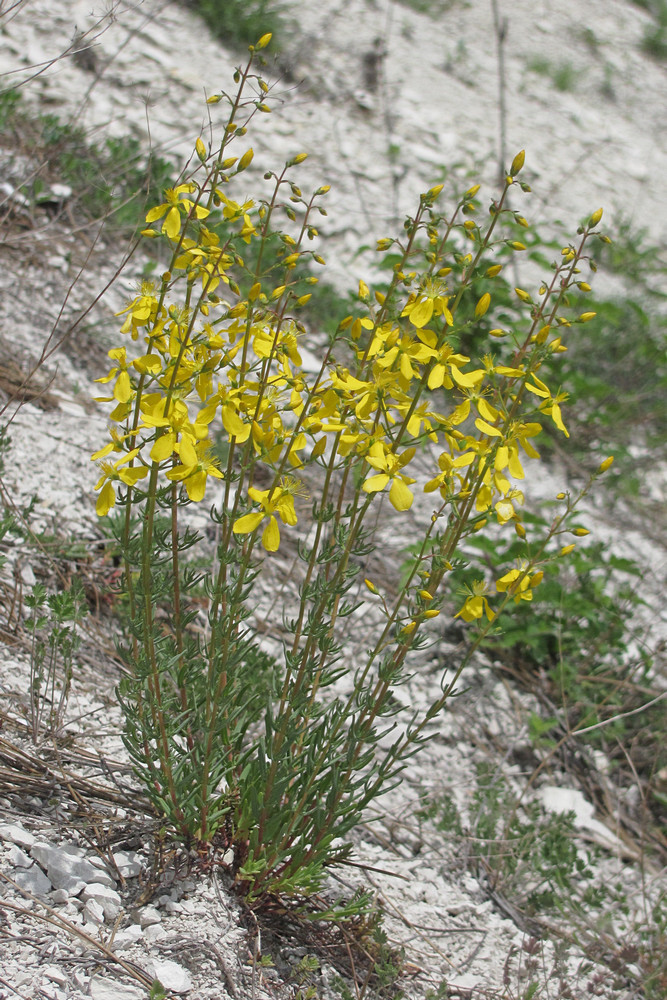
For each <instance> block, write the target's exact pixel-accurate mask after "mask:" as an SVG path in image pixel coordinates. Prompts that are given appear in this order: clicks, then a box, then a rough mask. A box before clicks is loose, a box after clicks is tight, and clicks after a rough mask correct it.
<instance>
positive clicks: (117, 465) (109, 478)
mask: <svg viewBox="0 0 667 1000" xmlns="http://www.w3.org/2000/svg"><path fill="white" fill-rule="evenodd" d="M111 447H112V448H113V444H112V446H111ZM105 453H106V454H109V445H107V446H106V448H103V449H102V452H101V453H100V452H96V455H97V454H105ZM138 454H139V449H138V448H133V449H132V450H131V451H128V453H127V454H126V455H123V457H122V458H119V459H117V460H116V461H115V462H101V463H100V471H101V473H102V475H101V476H100V478H99V479H98V481H97V483H96V484H95V489H96V490H100V491H101V492H100V495H99V496H98V498H97V503H96V505H95V510H96V512H97V515H98V517H105V516H106V515H107V514H108V513H109V511H110V510H111V508H112V507H113V506H114V504H115V503H116V491H115V490H114V487H113V483H114V482H118V481H120V482H121V483H124V484H125V485H126V486H135V485H136V484H137V482H138V481H139V480H140V479H143V478H144V476H145V475H146V474H147V473H148V469H147V468H146V467H145V466H144V465H133V466H131V467H130V468H129V469H125V468H122V466H124V465H127V463H128V462H131V461H132V459H133V458H136V456H137V455H138ZM93 457H95V456H93Z"/></svg>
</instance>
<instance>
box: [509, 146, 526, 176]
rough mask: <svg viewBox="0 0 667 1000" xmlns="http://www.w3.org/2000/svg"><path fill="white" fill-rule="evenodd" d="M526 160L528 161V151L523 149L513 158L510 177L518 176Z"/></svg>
mask: <svg viewBox="0 0 667 1000" xmlns="http://www.w3.org/2000/svg"><path fill="white" fill-rule="evenodd" d="M525 161H526V151H525V149H522V150H521V151H520V152H518V153H517V154H516V156H515V157H514V159H513V160H512V166H511V167H510V177H516V175H517V174H518V173H519V171H520V170H521V168H522V167H523V165H524V163H525Z"/></svg>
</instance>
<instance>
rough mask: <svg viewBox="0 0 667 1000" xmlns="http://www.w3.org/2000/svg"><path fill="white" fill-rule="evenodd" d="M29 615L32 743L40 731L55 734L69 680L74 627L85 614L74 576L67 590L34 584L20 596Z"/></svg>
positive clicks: (75, 645)
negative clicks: (55, 590)
mask: <svg viewBox="0 0 667 1000" xmlns="http://www.w3.org/2000/svg"><path fill="white" fill-rule="evenodd" d="M24 602H25V605H26V607H27V608H29V610H30V615H29V617H28V618H27V619H26V625H27V627H28V628H29V630H30V638H31V644H30V729H31V735H32V739H33V742H35V743H37V742H38V740H39V738H40V736H41V735H43V734H44V733H46V734H48V735H54V736H55V735H58V734H59V732H60V730H61V728H62V723H63V715H64V711H65V708H66V706H67V699H68V696H69V691H70V686H71V683H72V666H73V657H74V653H75V652H76V650H77V649H78V647H79V645H80V642H81V639H80V636H79V634H78V627H79V625H80V624H81V622H82V621H83V620H84V618H85V617H86V614H87V607H86V599H85V595H84V593H83V589H82V587H81V584H80V583H79V581H78V580H77V579H75V580H74V581H73V582H72V586H71V588H70V589H69V590H62V591H58V592H56V593H53V594H48V593H47V591H46V588H45V587H44V586H43V585H42V584H40V583H38V584H35V586H34V587H33V589H32V594H29V595H28V596H26V597H25V598H24Z"/></svg>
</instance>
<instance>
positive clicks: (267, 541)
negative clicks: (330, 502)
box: [232, 477, 298, 552]
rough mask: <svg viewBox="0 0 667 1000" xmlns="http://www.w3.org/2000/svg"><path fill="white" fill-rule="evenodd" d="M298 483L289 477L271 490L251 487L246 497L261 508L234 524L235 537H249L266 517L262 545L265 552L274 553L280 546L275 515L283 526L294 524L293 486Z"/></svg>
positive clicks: (295, 492) (295, 491) (294, 492)
mask: <svg viewBox="0 0 667 1000" xmlns="http://www.w3.org/2000/svg"><path fill="white" fill-rule="evenodd" d="M297 482H298V481H297V480H294V479H292V478H291V477H289V478H285V479H283V480H281V484H280V486H279V487H274V488H273V489H272V490H258V489H255V487H254V486H251V487H250V488H249V490H248V496H249V497H250V499H251V500H254V501H255V502H256V503H258V504H259V505H260V506H261V508H262V509H261V510H257V511H252V512H251V513H250V514H244V515H243V517H239V518H238V520H236V521H235V522H234V527H233V529H232V530H233V532H234V534H235V535H250V534H252V533H253V531H256V530H257V528H259V526H260V524H261V523H262V521H263V520H264V519H265V518H267V517H268V519H269V523H268V524H267V525H266V527H265V528H264V532H263V534H262V545H263V546H264V548H265V549H266V551H267V552H276V551H277V550H278V546H279V545H280V529H279V527H278V521H277V520H276V517H275V515H276V514H277V515H278V517H279V518H280V520H281V521H282V522H283V524H290V525H295V524H296V520H297V518H296V511H295V510H294V499H293V498H294V496H295V495H296V494H297V492H298V490H297V488H296V487H295V485H294V484H296V483H297Z"/></svg>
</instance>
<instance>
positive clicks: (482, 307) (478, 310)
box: [475, 292, 491, 319]
mask: <svg viewBox="0 0 667 1000" xmlns="http://www.w3.org/2000/svg"><path fill="white" fill-rule="evenodd" d="M490 305H491V296H490V295H489V293H488V292H484V295H482V297H481V299H480V300H479V302H478V303H477V305H476V306H475V319H479V318H480V317H481V316H483V315H484V313H485V312H486V311H487V309H488V308H489V306H490Z"/></svg>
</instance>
